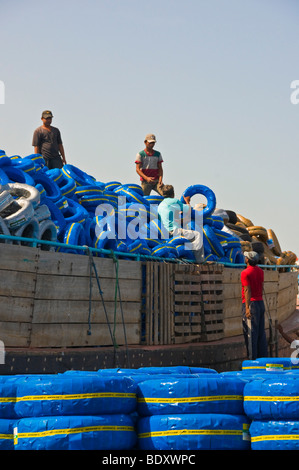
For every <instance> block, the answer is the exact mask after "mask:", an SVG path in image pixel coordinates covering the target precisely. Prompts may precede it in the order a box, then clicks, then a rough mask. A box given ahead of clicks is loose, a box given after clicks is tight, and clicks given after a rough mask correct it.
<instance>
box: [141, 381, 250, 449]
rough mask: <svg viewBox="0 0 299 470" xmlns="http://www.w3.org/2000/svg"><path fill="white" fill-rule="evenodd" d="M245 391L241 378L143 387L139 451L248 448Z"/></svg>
mask: <svg viewBox="0 0 299 470" xmlns="http://www.w3.org/2000/svg"><path fill="white" fill-rule="evenodd" d="M244 386H245V382H244V381H242V380H239V379H238V378H235V377H233V378H231V377H229V378H225V377H222V376H218V374H205V376H200V375H199V376H198V377H197V376H194V377H185V376H184V377H182V378H180V377H171V376H169V377H167V376H166V377H165V378H164V380H162V381H161V380H155V379H154V378H153V379H147V380H145V381H144V382H141V383H138V385H137V402H138V405H137V412H138V416H139V419H138V446H139V448H140V449H142V450H182V449H185V450H199V449H243V450H245V449H249V448H250V440H249V434H248V429H249V424H250V421H249V419H248V418H247V417H246V416H245V413H244V409H243V390H244Z"/></svg>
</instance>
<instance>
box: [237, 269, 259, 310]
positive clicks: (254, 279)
mask: <svg viewBox="0 0 299 470" xmlns="http://www.w3.org/2000/svg"><path fill="white" fill-rule="evenodd" d="M263 283H264V271H263V270H262V269H261V268H260V267H259V266H247V268H246V269H244V271H242V272H241V284H242V302H243V303H244V302H245V295H244V287H245V286H249V287H250V289H251V297H250V300H251V301H255V300H263Z"/></svg>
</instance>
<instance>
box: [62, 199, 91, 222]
mask: <svg viewBox="0 0 299 470" xmlns="http://www.w3.org/2000/svg"><path fill="white" fill-rule="evenodd" d="M67 204H68V206H67V207H66V208H65V209H62V210H61V212H62V215H63V217H64V218H65V221H66V223H67V224H68V225H69V224H73V223H75V222H79V223H84V222H85V220H86V219H88V217H89V214H88V212H87V210H86V209H84V207H82V206H81V204H79V203H78V202H75V201H74V200H72V199H67Z"/></svg>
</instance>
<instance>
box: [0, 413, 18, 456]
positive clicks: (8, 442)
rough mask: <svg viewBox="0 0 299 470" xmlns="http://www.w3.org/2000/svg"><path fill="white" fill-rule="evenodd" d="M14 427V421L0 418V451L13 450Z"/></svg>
mask: <svg viewBox="0 0 299 470" xmlns="http://www.w3.org/2000/svg"><path fill="white" fill-rule="evenodd" d="M14 426H15V420H13V419H1V418H0V450H13V449H14V436H13V430H14Z"/></svg>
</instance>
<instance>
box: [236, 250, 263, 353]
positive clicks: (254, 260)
mask: <svg viewBox="0 0 299 470" xmlns="http://www.w3.org/2000/svg"><path fill="white" fill-rule="evenodd" d="M244 257H245V262H246V265H247V266H246V268H245V269H244V270H243V271H242V273H241V285H242V321H243V333H244V339H245V344H246V348H247V354H248V357H249V358H250V359H252V360H254V359H256V358H258V357H267V356H268V348H267V340H266V333H265V305H264V300H263V286H264V271H263V270H262V269H261V268H260V267H259V266H257V264H258V261H259V254H258V253H256V252H255V251H246V252H244Z"/></svg>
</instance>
